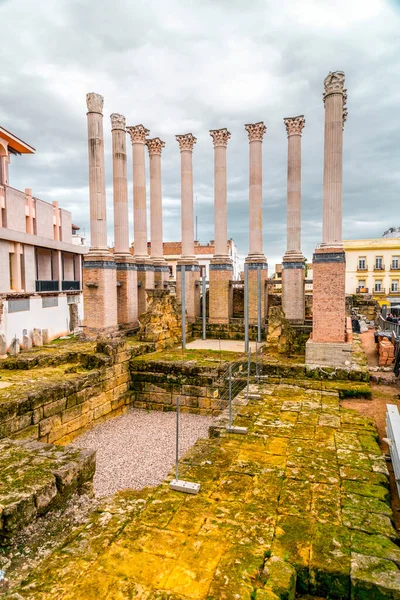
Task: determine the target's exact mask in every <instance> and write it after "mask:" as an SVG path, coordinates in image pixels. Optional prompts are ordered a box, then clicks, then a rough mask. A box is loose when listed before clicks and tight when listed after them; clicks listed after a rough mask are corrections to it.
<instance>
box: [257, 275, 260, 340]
mask: <svg viewBox="0 0 400 600" xmlns="http://www.w3.org/2000/svg"><path fill="white" fill-rule="evenodd" d="M257 341H258V342H261V265H259V266H258V267H257Z"/></svg>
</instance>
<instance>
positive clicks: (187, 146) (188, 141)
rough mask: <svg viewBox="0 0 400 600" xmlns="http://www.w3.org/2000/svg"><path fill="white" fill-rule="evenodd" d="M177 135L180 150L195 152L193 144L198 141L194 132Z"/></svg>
mask: <svg viewBox="0 0 400 600" xmlns="http://www.w3.org/2000/svg"><path fill="white" fill-rule="evenodd" d="M175 137H176V139H177V140H178V144H179V150H180V151H181V152H183V151H184V150H189V152H193V146H194V145H195V143H196V142H197V138H195V137H194V135H193V133H184V134H183V135H176V136H175Z"/></svg>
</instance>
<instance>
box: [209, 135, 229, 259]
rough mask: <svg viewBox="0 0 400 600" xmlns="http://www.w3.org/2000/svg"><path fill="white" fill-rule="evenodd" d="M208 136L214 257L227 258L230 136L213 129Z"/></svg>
mask: <svg viewBox="0 0 400 600" xmlns="http://www.w3.org/2000/svg"><path fill="white" fill-rule="evenodd" d="M210 135H211V137H212V138H213V141H214V242H215V253H214V256H215V257H216V258H227V256H228V252H227V240H228V219H227V185H226V147H227V144H228V140H229V138H230V137H231V134H230V133H229V131H228V130H227V129H215V130H211V131H210Z"/></svg>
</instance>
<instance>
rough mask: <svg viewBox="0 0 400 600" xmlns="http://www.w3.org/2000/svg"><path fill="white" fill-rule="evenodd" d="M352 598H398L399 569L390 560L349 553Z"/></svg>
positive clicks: (372, 599)
mask: <svg viewBox="0 0 400 600" xmlns="http://www.w3.org/2000/svg"><path fill="white" fill-rule="evenodd" d="M351 584H352V595H351V598H352V600H365V599H368V600H385V598H388V599H389V598H390V599H393V600H398V598H400V571H399V569H398V568H397V567H396V565H395V564H394V563H393V562H391V561H390V560H384V559H382V558H376V557H375V556H366V555H365V554H357V553H356V552H352V554H351Z"/></svg>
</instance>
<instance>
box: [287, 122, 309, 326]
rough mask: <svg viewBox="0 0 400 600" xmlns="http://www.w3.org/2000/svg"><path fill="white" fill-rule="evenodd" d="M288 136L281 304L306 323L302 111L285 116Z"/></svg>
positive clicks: (291, 318)
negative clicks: (302, 228) (292, 115)
mask: <svg viewBox="0 0 400 600" xmlns="http://www.w3.org/2000/svg"><path fill="white" fill-rule="evenodd" d="M283 121H284V123H285V125H286V132H287V136H288V171H287V205H286V206H287V209H286V210H287V216H286V218H287V238H286V253H285V255H284V257H283V261H282V308H283V311H284V313H285V316H286V318H287V319H288V321H290V322H291V323H303V322H304V316H305V306H304V273H305V262H304V256H303V254H302V252H301V249H300V248H301V134H302V131H303V128H304V125H305V119H304V116H303V115H300V116H299V117H288V118H287V119H284V120H283Z"/></svg>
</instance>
